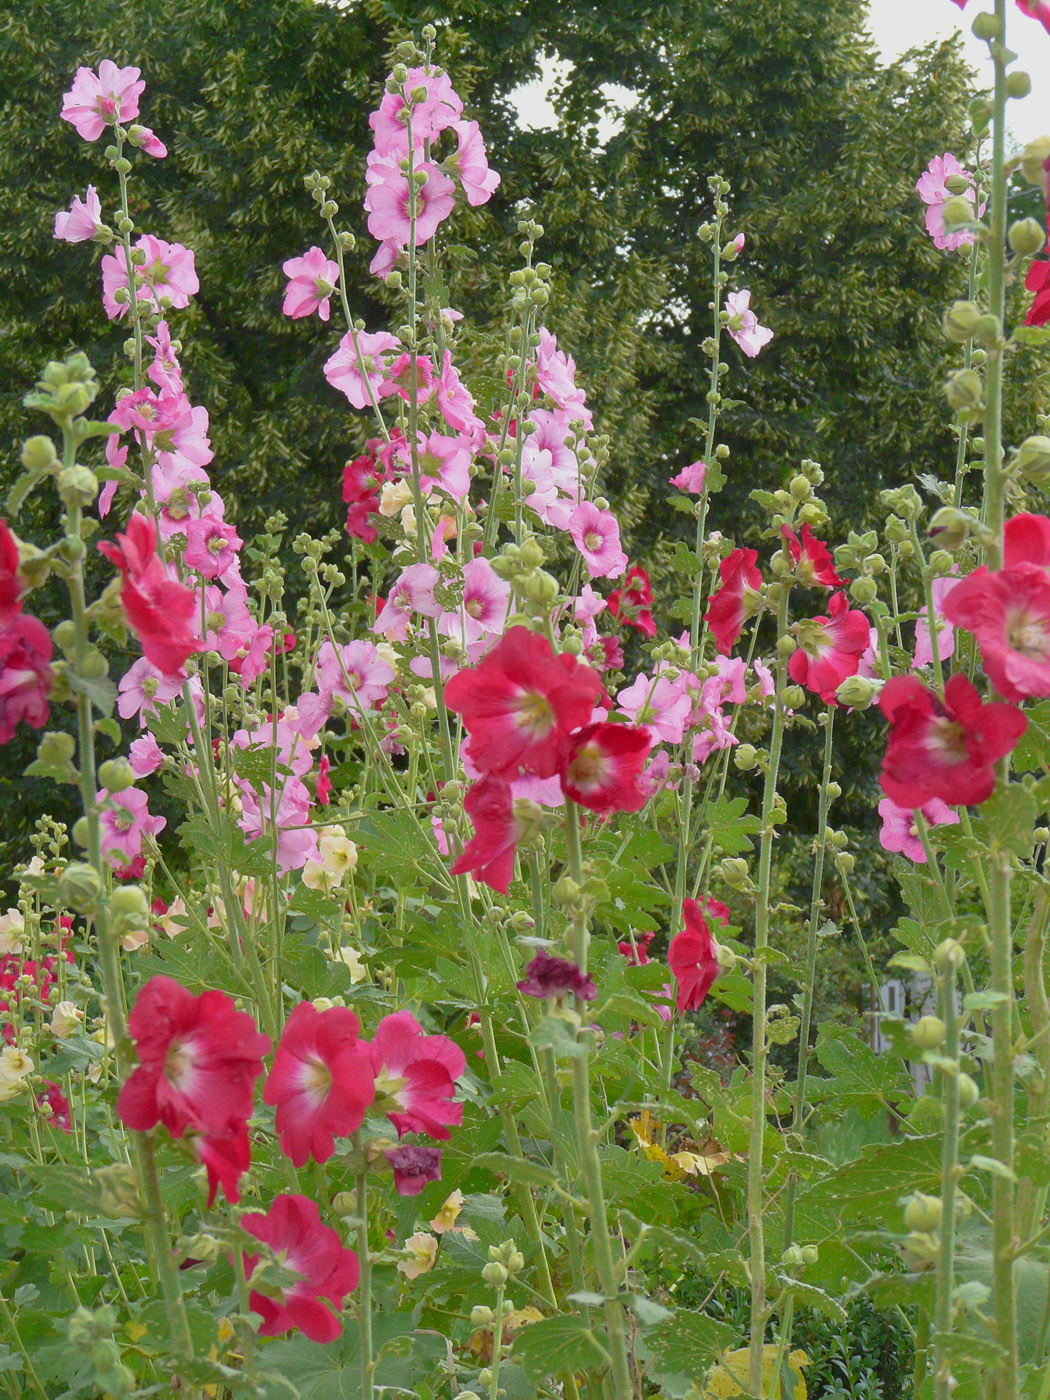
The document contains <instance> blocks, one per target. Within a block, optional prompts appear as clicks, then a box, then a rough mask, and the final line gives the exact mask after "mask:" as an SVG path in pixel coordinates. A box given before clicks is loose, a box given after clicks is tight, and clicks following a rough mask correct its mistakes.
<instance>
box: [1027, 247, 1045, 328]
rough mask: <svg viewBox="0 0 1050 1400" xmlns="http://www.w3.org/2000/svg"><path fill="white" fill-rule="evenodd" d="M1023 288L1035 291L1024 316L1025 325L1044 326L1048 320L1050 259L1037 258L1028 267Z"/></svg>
mask: <svg viewBox="0 0 1050 1400" xmlns="http://www.w3.org/2000/svg"><path fill="white" fill-rule="evenodd" d="M1024 284H1025V288H1026V289H1027V290H1028V291H1029V292H1034V293H1035V300H1034V301H1033V302H1032V305H1031V307H1030V308H1029V311H1028V315H1027V316H1026V317H1025V318H1024V323H1025V325H1026V326H1045V325H1046V323H1047V321H1050V259H1047V260H1044V259H1042V258H1039V259H1037V260H1035V261H1034V262H1033V263H1032V265H1031V266H1030V267H1029V269H1028V271H1027V273H1026V274H1025V279H1024Z"/></svg>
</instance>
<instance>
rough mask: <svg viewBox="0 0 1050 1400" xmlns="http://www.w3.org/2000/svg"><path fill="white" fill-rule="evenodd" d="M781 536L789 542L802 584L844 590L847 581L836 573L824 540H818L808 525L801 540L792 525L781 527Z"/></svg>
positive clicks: (804, 527)
mask: <svg viewBox="0 0 1050 1400" xmlns="http://www.w3.org/2000/svg"><path fill="white" fill-rule="evenodd" d="M780 533H781V536H782V537H783V538H784V539H785V540H786V541H787V547H788V549H789V550H790V551H791V557H792V559H793V560H794V561H795V579H796V581H797V582H798V583H801V584H819V585H820V587H821V588H842V587H843V586H844V584H845V579H841V578H839V576H838V574H837V573H836V572H835V564H834V562H833V560H832V558H831V552H830V551H829V549H828V547H827V545H826V544H825V543H824V541H823V540H818V539H817V537H816V535H814V533H813V531H812V530H811V529H810V528H809V525H808V524H804V525H803V526H802V538H801V540H800V539H799V537H798V535H796V534H795V532H794V530H792V528H791V526H790V525H782V526H781V527H780Z"/></svg>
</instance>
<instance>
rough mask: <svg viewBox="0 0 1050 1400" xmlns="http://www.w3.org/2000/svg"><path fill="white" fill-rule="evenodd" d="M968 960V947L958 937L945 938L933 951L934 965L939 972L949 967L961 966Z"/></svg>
mask: <svg viewBox="0 0 1050 1400" xmlns="http://www.w3.org/2000/svg"><path fill="white" fill-rule="evenodd" d="M965 961H966V949H965V948H964V947H963V945H962V944H961V943H960V942H959V940H958V939H957V938H945V939H943V940H942V941H941V942H940V943H938V944H937V947H936V948H935V949H934V951H933V965H934V967H935V968H936V969H937V971H938V972H946V971H947V969H948V968H949V967H961V966H962V964H963V963H964V962H965Z"/></svg>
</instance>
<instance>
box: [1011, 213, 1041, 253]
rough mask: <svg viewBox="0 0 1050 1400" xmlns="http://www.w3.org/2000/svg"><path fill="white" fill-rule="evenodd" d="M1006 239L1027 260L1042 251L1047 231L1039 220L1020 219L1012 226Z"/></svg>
mask: <svg viewBox="0 0 1050 1400" xmlns="http://www.w3.org/2000/svg"><path fill="white" fill-rule="evenodd" d="M1006 237H1007V240H1008V241H1009V244H1010V247H1011V248H1012V249H1013V250H1014V252H1015V253H1019V254H1020V256H1021V257H1023V258H1027V257H1031V255H1032V254H1033V253H1038V252H1039V251H1040V250H1041V248H1042V246H1043V244H1044V243H1045V242H1046V230H1045V229H1044V228H1043V226H1042V224H1041V223H1040V222H1039V220H1038V219H1018V220H1017V222H1016V223H1013V224H1011V225H1010V228H1009V231H1008V233H1007V235H1006Z"/></svg>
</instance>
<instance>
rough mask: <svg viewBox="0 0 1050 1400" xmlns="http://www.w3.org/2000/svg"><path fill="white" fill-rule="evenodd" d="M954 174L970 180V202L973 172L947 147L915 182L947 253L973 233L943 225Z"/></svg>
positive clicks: (931, 228) (930, 229) (929, 227)
mask: <svg viewBox="0 0 1050 1400" xmlns="http://www.w3.org/2000/svg"><path fill="white" fill-rule="evenodd" d="M956 3H958V0H956ZM953 177H955V178H957V179H963V180H966V181H968V182H969V188H968V189H967V191H966V198H967V199H968V200H969V201H970V203H971V205H972V204H973V203H974V201H975V199H976V194H975V192H974V188H973V176H972V175H971V174H970V173H969V171H967V170H964V169H963V168H962V166H961V165H960V164H959V162H958V161H957V160H956V158H955V157H954V156H953V155H952V153H951V152H950V151H945V153H944V155H943V156H934V158H933V159H932V160H931V161H930V163H929V165H928V166H927V167H926V169H925V170H924V171H923V173H922V174H921V175H920V176H919V179H918V181H917V183H916V185H915V189H916V191H917V192H918V195H919V198H920V199H921V200H922V202H923V203H924V204H925V205H926V206H927V208H926V232H927V233H928V234H929V235H930V237H931V238H932V239H933V243H934V247H935V248H943V249H944V250H945V251H946V252H949V253H951V252H954V251H955V250H956V249H957V248H962V247H964V246H965V245H967V244H969V243H972V242H973V234H972V233H970V232H968V231H967V230H966V229H954V230H952V231H951V232H948V231H946V229H945V227H944V206H945V204H946V203H947V201H948V200H949V199H950V198H951V197H952V195H951V191H950V190H949V189H948V185H947V182H948V181H949V180H950V179H952V178H953ZM981 212H982V213H983V205H982V210H981Z"/></svg>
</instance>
